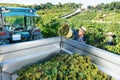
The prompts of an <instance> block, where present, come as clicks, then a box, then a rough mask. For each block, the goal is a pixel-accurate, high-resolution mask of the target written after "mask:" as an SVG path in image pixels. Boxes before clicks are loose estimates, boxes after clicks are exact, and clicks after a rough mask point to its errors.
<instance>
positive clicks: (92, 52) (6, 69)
mask: <svg viewBox="0 0 120 80" xmlns="http://www.w3.org/2000/svg"><path fill="white" fill-rule="evenodd" d="M62 52H66V53H68V54H73V53H78V54H80V55H89V56H90V57H91V61H92V62H94V63H95V64H96V65H97V66H98V67H99V69H100V70H102V71H103V72H105V73H107V74H108V75H111V76H113V77H114V78H115V79H116V80H120V56H119V55H116V54H113V53H111V52H108V51H105V50H102V49H99V48H96V47H93V46H90V45H87V44H82V43H80V42H77V41H74V40H69V39H66V38H62V39H61V37H53V38H47V39H42V40H36V41H29V42H23V43H17V44H11V45H6V46H0V80H15V79H16V77H17V75H16V74H15V71H17V70H19V69H21V68H22V67H24V66H27V65H30V64H33V63H36V62H37V61H42V60H45V59H47V58H48V57H50V56H51V55H54V54H59V53H62Z"/></svg>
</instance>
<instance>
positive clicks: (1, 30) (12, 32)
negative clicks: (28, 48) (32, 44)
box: [0, 7, 42, 45]
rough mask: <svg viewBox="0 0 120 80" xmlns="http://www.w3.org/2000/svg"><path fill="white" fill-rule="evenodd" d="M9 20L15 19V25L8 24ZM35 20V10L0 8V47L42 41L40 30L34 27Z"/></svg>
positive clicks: (36, 16)
mask: <svg viewBox="0 0 120 80" xmlns="http://www.w3.org/2000/svg"><path fill="white" fill-rule="evenodd" d="M10 18H12V19H13V18H16V23H15V24H13V23H10V22H8V21H7V20H8V19H10ZM36 18H39V15H37V14H36V10H35V9H31V8H20V7H0V45H6V44H10V43H15V42H23V41H30V40H37V39H42V34H41V32H40V29H39V28H38V27H36V25H35V19H36ZM9 21H10V20H9ZM11 22H12V21H11Z"/></svg>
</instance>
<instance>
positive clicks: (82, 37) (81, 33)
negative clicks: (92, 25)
mask: <svg viewBox="0 0 120 80" xmlns="http://www.w3.org/2000/svg"><path fill="white" fill-rule="evenodd" d="M85 33H86V28H85V27H80V28H79V30H78V38H77V41H79V42H82V43H86V39H85Z"/></svg>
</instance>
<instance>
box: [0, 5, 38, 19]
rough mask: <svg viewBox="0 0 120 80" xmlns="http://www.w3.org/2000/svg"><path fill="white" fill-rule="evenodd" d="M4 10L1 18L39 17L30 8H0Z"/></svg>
mask: <svg viewBox="0 0 120 80" xmlns="http://www.w3.org/2000/svg"><path fill="white" fill-rule="evenodd" d="M2 8H4V9H3V10H6V11H5V12H3V16H9V17H10V16H33V17H39V15H38V14H36V10H35V9H31V8H22V7H0V9H1V10H2Z"/></svg>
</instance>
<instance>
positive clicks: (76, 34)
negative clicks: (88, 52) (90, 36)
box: [58, 24, 86, 43]
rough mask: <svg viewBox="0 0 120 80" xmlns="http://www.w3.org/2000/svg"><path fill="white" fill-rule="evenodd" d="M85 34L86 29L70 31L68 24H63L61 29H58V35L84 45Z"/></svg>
mask: <svg viewBox="0 0 120 80" xmlns="http://www.w3.org/2000/svg"><path fill="white" fill-rule="evenodd" d="M85 32H86V28H85V27H81V28H79V30H78V31H77V30H75V29H71V28H70V27H69V26H68V24H64V25H63V26H62V27H60V28H59V30H58V34H59V35H62V36H64V37H66V38H72V39H74V40H77V41H79V42H82V43H86V39H85Z"/></svg>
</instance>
